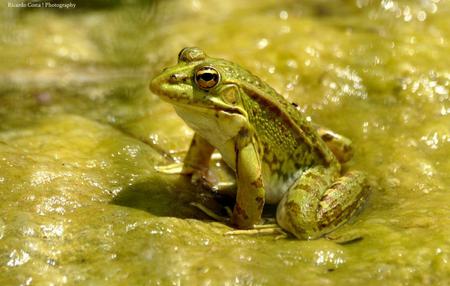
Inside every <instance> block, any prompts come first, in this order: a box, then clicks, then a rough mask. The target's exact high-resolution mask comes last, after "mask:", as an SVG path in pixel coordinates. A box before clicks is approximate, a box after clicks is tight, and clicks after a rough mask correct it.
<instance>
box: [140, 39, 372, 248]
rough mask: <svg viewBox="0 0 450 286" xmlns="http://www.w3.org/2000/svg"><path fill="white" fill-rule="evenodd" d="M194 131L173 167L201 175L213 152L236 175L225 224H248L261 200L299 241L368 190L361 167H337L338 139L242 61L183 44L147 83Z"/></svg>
mask: <svg viewBox="0 0 450 286" xmlns="http://www.w3.org/2000/svg"><path fill="white" fill-rule="evenodd" d="M149 88H150V90H151V92H152V93H154V94H155V95H157V96H158V97H159V98H160V99H162V100H163V101H165V102H168V103H170V104H171V105H172V106H173V108H174V110H175V112H176V113H177V114H178V116H179V117H180V118H181V119H182V120H183V121H184V122H185V123H186V124H187V125H188V126H189V127H190V128H191V129H192V130H193V131H194V135H193V138H192V141H191V144H190V146H189V149H188V151H187V153H186V156H185V158H184V161H183V163H182V164H183V165H182V168H181V170H180V173H181V174H183V175H186V176H196V177H202V176H205V174H206V173H207V172H208V169H209V166H210V160H211V156H212V154H213V153H214V152H219V153H220V154H221V156H222V159H223V161H224V162H225V164H226V165H227V166H228V167H229V168H230V169H231V170H233V172H234V175H235V177H236V188H237V191H236V197H235V204H234V207H233V210H232V213H231V218H230V222H231V225H232V226H233V227H235V228H237V229H241V230H252V229H255V227H257V226H258V225H260V224H261V220H262V212H263V208H264V206H265V205H266V204H272V205H276V215H275V217H276V224H277V225H278V226H279V227H281V229H283V230H284V231H286V232H288V233H290V234H292V235H294V236H295V237H296V238H298V239H306V240H310V239H317V238H320V237H322V236H324V235H326V234H328V233H330V232H332V231H333V230H335V229H336V228H338V227H339V226H341V225H342V224H344V223H346V222H347V221H348V220H350V218H352V217H354V216H355V215H356V213H357V212H359V210H360V209H362V207H363V205H364V203H365V202H366V201H367V199H368V196H369V194H370V192H371V191H370V187H369V184H368V180H367V175H366V173H364V172H362V171H358V170H350V171H347V170H346V171H344V168H343V167H342V164H343V163H344V162H346V161H348V160H349V159H350V158H351V156H352V152H351V151H349V150H350V148H349V146H350V143H349V142H348V141H349V140H347V139H346V138H345V137H341V136H339V135H337V133H333V132H331V131H330V130H328V129H326V128H322V127H320V126H318V125H314V124H313V123H312V122H311V120H309V118H308V117H307V116H305V115H304V114H303V113H302V112H301V111H300V110H299V108H298V105H297V104H293V103H292V102H290V101H289V100H287V99H286V98H285V97H283V96H282V95H280V94H279V93H278V92H276V91H275V90H274V89H273V88H272V87H271V86H269V85H268V84H267V83H266V82H264V81H263V80H261V79H260V78H259V77H257V76H256V75H253V74H252V73H251V72H250V71H248V70H247V69H245V68H244V67H242V66H240V65H238V64H236V63H234V62H231V61H228V60H225V59H221V58H213V57H210V56H208V55H207V54H206V53H205V52H204V51H203V50H202V49H201V48H198V47H186V48H183V49H182V50H181V51H180V52H179V54H178V61H177V64H175V65H174V66H171V67H167V68H165V69H163V71H162V72H160V73H159V74H157V75H156V76H155V77H154V78H153V79H152V80H151V81H150V86H149Z"/></svg>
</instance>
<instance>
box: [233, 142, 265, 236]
mask: <svg viewBox="0 0 450 286" xmlns="http://www.w3.org/2000/svg"><path fill="white" fill-rule="evenodd" d="M244 140H245V138H244ZM241 141H242V140H241ZM242 145H243V146H242ZM236 149H237V150H236V151H237V154H236V180H237V187H238V189H237V196H236V204H235V206H234V210H233V216H232V222H233V224H234V225H236V226H237V227H238V228H241V229H250V228H253V226H254V225H255V224H259V223H260V220H261V214H262V210H263V207H264V196H265V192H264V186H263V180H262V176H261V160H260V156H259V154H258V151H257V149H256V147H255V145H254V143H252V142H249V143H248V144H242V143H240V142H238V143H237V144H236Z"/></svg>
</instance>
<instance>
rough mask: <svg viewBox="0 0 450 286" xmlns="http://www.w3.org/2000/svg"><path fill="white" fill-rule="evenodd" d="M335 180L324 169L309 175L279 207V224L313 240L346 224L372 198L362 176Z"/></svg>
mask: <svg viewBox="0 0 450 286" xmlns="http://www.w3.org/2000/svg"><path fill="white" fill-rule="evenodd" d="M333 177H334V176H333V173H332V172H331V171H328V170H327V169H325V168H323V167H315V168H313V169H311V170H308V171H306V172H305V173H304V174H303V176H302V177H301V178H300V179H299V180H298V182H297V183H296V184H295V185H294V186H293V187H292V188H291V189H289V191H288V192H287V193H286V194H285V195H284V197H283V199H282V200H281V202H280V204H279V205H278V210H277V222H278V224H279V225H280V226H281V227H282V228H284V229H285V230H287V231H289V232H291V233H292V234H294V235H295V236H296V237H298V238H302V239H313V238H317V237H320V236H322V235H323V234H326V233H328V232H330V231H332V230H333V229H335V228H336V227H338V226H339V225H341V224H342V223H344V222H346V221H347V220H348V219H349V218H350V217H351V216H352V214H353V213H354V212H355V211H356V210H357V209H358V208H359V207H360V206H361V205H362V203H363V202H364V201H365V199H366V197H367V195H368V192H369V189H368V187H367V183H366V178H365V175H364V174H363V173H361V172H350V173H347V174H346V175H344V176H342V177H340V178H337V179H335V180H334V181H333Z"/></svg>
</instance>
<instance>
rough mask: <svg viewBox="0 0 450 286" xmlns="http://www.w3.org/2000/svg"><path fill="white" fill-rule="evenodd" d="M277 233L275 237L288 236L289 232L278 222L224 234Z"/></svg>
mask: <svg viewBox="0 0 450 286" xmlns="http://www.w3.org/2000/svg"><path fill="white" fill-rule="evenodd" d="M243 234H244V235H277V236H276V237H275V239H281V238H286V237H288V234H287V233H286V232H285V231H284V230H283V229H282V228H281V227H279V226H278V225H277V224H259V225H255V226H254V228H253V229H237V230H230V231H227V232H225V233H224V235H243Z"/></svg>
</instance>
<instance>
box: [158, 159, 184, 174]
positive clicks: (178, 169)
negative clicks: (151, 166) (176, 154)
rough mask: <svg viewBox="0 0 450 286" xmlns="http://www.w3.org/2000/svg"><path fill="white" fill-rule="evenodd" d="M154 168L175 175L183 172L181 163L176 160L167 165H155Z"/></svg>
mask: <svg viewBox="0 0 450 286" xmlns="http://www.w3.org/2000/svg"><path fill="white" fill-rule="evenodd" d="M155 170H156V171H157V172H159V173H163V174H169V175H177V174H182V173H183V163H182V162H177V163H173V164H169V165H162V166H155Z"/></svg>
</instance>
